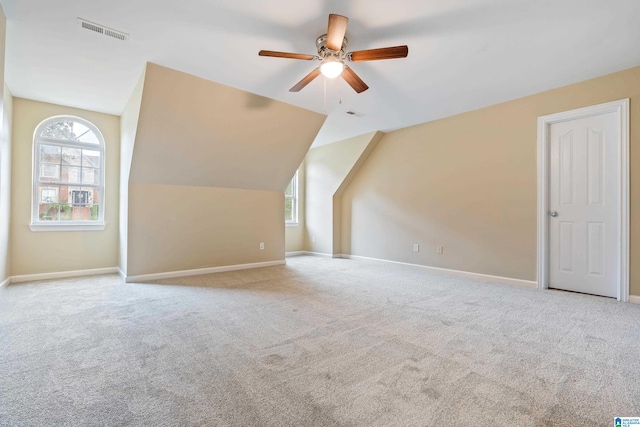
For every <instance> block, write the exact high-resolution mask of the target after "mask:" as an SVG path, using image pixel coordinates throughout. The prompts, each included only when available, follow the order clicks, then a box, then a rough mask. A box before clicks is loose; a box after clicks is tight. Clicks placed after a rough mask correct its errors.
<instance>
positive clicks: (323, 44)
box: [316, 34, 349, 59]
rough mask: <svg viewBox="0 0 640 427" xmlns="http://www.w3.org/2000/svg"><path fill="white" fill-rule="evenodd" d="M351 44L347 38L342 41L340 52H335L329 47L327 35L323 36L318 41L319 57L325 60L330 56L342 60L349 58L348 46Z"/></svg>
mask: <svg viewBox="0 0 640 427" xmlns="http://www.w3.org/2000/svg"><path fill="white" fill-rule="evenodd" d="M348 44H349V40H348V39H347V38H346V37H345V38H344V39H343V40H342V48H341V49H340V51H339V52H336V51H335V50H331V49H329V48H328V47H327V35H326V34H323V35H321V36H320V37H318V38H317V39H316V48H317V49H318V56H319V57H320V59H324V58H326V57H328V56H335V57H338V58H340V59H344V58H346V56H347V45H348Z"/></svg>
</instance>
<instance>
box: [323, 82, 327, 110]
mask: <svg viewBox="0 0 640 427" xmlns="http://www.w3.org/2000/svg"><path fill="white" fill-rule="evenodd" d="M323 80H324V113H325V114H327V78H326V77H325V78H324V79H323Z"/></svg>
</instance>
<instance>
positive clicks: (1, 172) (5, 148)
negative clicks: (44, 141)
mask: <svg viewBox="0 0 640 427" xmlns="http://www.w3.org/2000/svg"><path fill="white" fill-rule="evenodd" d="M1 99H2V106H0V110H1V111H2V131H1V132H0V283H2V282H4V281H5V280H6V279H8V278H9V277H10V276H11V254H10V251H9V249H10V241H11V239H10V237H11V234H10V229H11V121H12V116H13V97H12V96H11V92H10V91H9V88H8V87H7V85H6V84H5V85H4V91H3V93H2V97H1Z"/></svg>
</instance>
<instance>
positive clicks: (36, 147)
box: [29, 115, 106, 231]
mask: <svg viewBox="0 0 640 427" xmlns="http://www.w3.org/2000/svg"><path fill="white" fill-rule="evenodd" d="M63 120H68V121H74V122H76V123H80V124H82V125H83V126H86V127H87V128H88V129H89V130H90V131H91V132H93V133H94V134H95V136H96V139H97V140H98V143H97V144H94V143H90V142H81V141H72V140H69V139H58V138H50V137H44V136H40V135H41V133H42V131H43V130H44V129H46V128H47V126H49V125H50V124H52V123H55V122H59V121H63ZM43 144H45V145H55V146H60V147H69V148H84V149H91V150H93V151H99V152H100V173H99V182H98V184H93V185H90V184H84V183H83V184H77V185H74V186H77V187H86V188H89V187H93V188H97V189H98V190H99V192H100V193H99V194H100V203H99V204H98V219H97V220H79V221H71V220H69V221H42V220H41V219H40V215H39V206H40V192H39V191H38V186H39V184H41V183H45V182H42V181H41V180H40V146H41V145H43ZM32 181H33V185H32V197H31V223H30V225H29V227H30V228H31V230H32V231H84V230H86V231H96V230H104V228H105V221H104V209H105V187H106V186H105V142H104V137H103V135H102V133H101V132H100V130H99V129H98V128H97V127H96V126H95V125H94V124H93V123H91V122H89V121H88V120H85V119H83V118H81V117H77V116H68V115H63V116H54V117H49V118H48V119H46V120H43V121H42V122H41V123H40V124H39V125H38V126H37V127H36V129H35V132H34V134H33V174H32ZM56 185H59V184H56ZM58 197H59V195H58ZM58 200H59V199H58Z"/></svg>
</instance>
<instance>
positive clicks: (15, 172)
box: [11, 98, 120, 276]
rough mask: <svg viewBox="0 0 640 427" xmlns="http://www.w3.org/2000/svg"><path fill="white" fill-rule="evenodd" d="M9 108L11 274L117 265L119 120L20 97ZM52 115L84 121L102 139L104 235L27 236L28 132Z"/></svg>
mask: <svg viewBox="0 0 640 427" xmlns="http://www.w3.org/2000/svg"><path fill="white" fill-rule="evenodd" d="M13 107H14V110H13V147H12V194H11V275H12V276H20V275H25V274H37V273H50V272H59V271H74V270H86V269H94V268H108V267H115V266H117V265H118V188H119V160H120V118H119V117H117V116H112V115H109V114H102V113H96V112H92V111H86V110H80V109H76V108H69V107H63V106H60V105H54V104H47V103H43V102H36V101H31V100H27V99H22V98H14V105H13ZM56 115H72V116H77V117H81V118H83V119H85V120H88V121H90V122H91V123H93V124H95V125H96V126H97V127H98V129H99V130H100V132H102V135H103V136H104V138H105V222H106V227H105V229H104V231H73V232H62V231H46V232H33V231H31V230H30V229H29V223H30V220H31V196H32V171H33V165H32V151H33V133H34V131H35V129H36V127H37V126H38V125H39V124H40V123H41V122H42V121H43V120H45V119H47V118H49V117H51V116H56Z"/></svg>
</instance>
